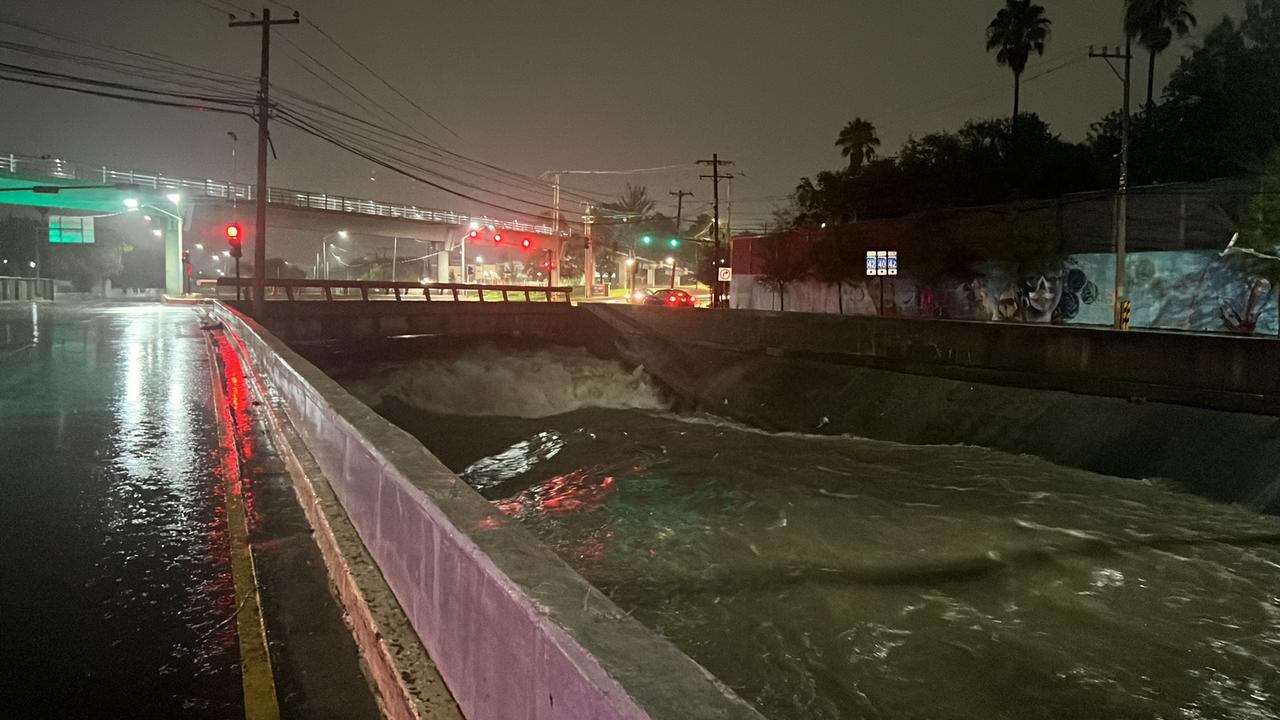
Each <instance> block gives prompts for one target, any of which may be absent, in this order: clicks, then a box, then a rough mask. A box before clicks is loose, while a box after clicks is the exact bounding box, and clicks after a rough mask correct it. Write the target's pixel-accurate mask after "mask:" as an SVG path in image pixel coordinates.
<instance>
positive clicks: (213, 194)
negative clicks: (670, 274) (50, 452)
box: [0, 153, 555, 235]
mask: <svg viewBox="0 0 1280 720" xmlns="http://www.w3.org/2000/svg"><path fill="white" fill-rule="evenodd" d="M0 173H6V174H9V175H17V174H19V173H22V174H24V176H27V177H42V178H53V179H58V180H83V181H85V182H95V183H102V184H103V185H114V184H117V183H128V184H130V185H137V186H139V187H144V188H150V189H153V190H172V191H175V192H186V193H192V194H197V195H202V196H204V197H210V198H217V199H225V200H231V199H235V200H254V199H256V197H257V188H256V187H255V186H253V185H251V184H249V183H235V182H230V181H227V180H213V179H210V178H204V179H200V178H184V177H175V176H171V175H165V174H163V173H147V172H140V171H137V170H120V169H116V168H110V167H107V166H106V165H100V166H99V165H95V166H81V165H77V164H76V163H73V162H70V161H67V160H63V159H61V158H52V157H32V156H29V155H18V154H15V153H0ZM267 202H269V203H272V204H276V205H289V206H292V207H301V208H308V209H312V210H329V211H333V212H347V213H354V214H358V215H372V216H375V217H394V218H404V219H406V220H421V221H424V222H432V223H441V224H446V225H460V226H465V225H470V224H471V223H476V224H478V225H493V226H494V227H496V228H501V229H502V230H509V231H513V232H531V233H537V234H539V235H553V234H554V233H555V231H554V229H553V228H552V227H551V226H550V225H545V224H536V223H528V222H522V221H520V220H501V219H498V218H491V217H488V216H487V215H468V214H466V213H458V212H454V211H452V210H436V209H432V208H421V207H418V206H417V205H404V204H400V203H387V202H381V201H378V200H369V199H365V198H353V197H347V196H344V195H332V194H329V193H321V192H313V191H310V190H294V189H290V188H277V187H272V188H268V189H267Z"/></svg>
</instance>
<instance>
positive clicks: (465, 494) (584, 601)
mask: <svg viewBox="0 0 1280 720" xmlns="http://www.w3.org/2000/svg"><path fill="white" fill-rule="evenodd" d="M215 312H216V313H217V316H218V317H219V318H220V319H221V320H222V321H223V323H224V324H225V325H226V327H227V328H228V329H229V330H230V331H231V332H232V333H233V334H234V335H235V336H237V338H238V340H239V342H240V343H241V344H242V347H243V349H244V351H245V354H246V355H247V357H248V359H249V361H250V365H251V367H252V368H253V369H254V371H255V372H256V373H258V374H259V375H260V376H261V377H262V378H263V379H264V380H265V381H266V383H267V385H268V387H269V388H270V390H271V391H272V392H273V393H275V394H277V395H278V396H279V398H280V400H281V401H282V402H283V403H284V406H285V408H286V411H287V412H288V414H289V416H290V418H291V419H292V421H293V423H294V425H295V426H296V427H297V430H298V432H299V434H300V435H301V436H302V437H303V439H304V440H305V441H306V443H307V445H308V447H309V449H310V450H311V452H312V454H313V455H314V456H315V458H316V461H317V462H318V463H319V465H320V467H321V468H322V469H323V470H324V472H325V475H326V476H327V477H328V479H329V481H330V483H331V484H332V486H333V488H334V491H335V493H336V494H337V496H338V498H339V500H340V501H341V502H342V504H343V506H344V507H345V508H346V511H347V513H348V515H349V516H350V518H351V521H352V523H353V524H354V525H355V527H356V530H357V531H358V532H359V533H360V536H361V538H362V539H363V541H364V543H365V545H366V547H367V548H368V549H369V552H370V554H371V555H372V556H373V557H374V559H375V561H376V562H377V564H378V566H379V568H380V569H381V571H382V573H383V575H384V577H385V578H386V580H387V583H388V585H389V586H390V587H391V589H392V591H393V592H394V593H395V595H396V597H397V599H398V600H399V602H400V604H401V605H402V606H403V608H404V610H405V613H406V615H407V616H408V617H409V618H410V622H411V623H412V624H413V626H414V629H415V630H416V631H417V633H418V635H419V637H421V638H422V641H423V644H424V645H425V646H426V647H427V650H428V652H430V653H431V655H432V657H433V658H434V660H435V661H436V663H437V665H438V666H439V669H440V673H441V675H442V676H443V677H444V679H445V682H446V683H447V684H448V685H449V689H450V691H451V692H452V693H453V695H454V697H455V699H456V700H457V701H458V705H459V706H460V707H461V708H462V710H463V712H464V713H465V714H466V716H467V717H469V718H473V719H475V720H490V719H493V720H519V719H529V720H543V719H547V720H550V719H552V718H556V719H560V718H563V719H565V720H569V719H574V720H578V719H582V718H592V719H597V718H598V719H606V720H607V719H611V718H627V719H638V718H663V719H666V718H670V719H672V720H675V719H677V718H680V719H685V718H689V719H693V720H699V719H704V718H705V719H707V720H710V719H712V718H715V719H720V718H754V719H759V718H761V716H760V715H759V714H758V713H757V712H756V711H755V710H754V709H752V708H751V707H750V706H749V705H747V704H746V703H745V702H743V701H742V700H741V699H739V698H737V697H736V696H735V695H733V694H732V693H731V692H730V691H729V690H727V689H726V688H725V687H724V686H723V685H721V684H720V683H719V681H717V680H716V679H715V678H714V677H712V676H711V675H710V674H709V673H707V672H706V671H705V670H704V669H703V668H701V667H700V666H698V665H697V664H696V663H694V662H693V661H692V660H690V659H689V658H688V657H686V656H685V655H683V654H681V653H680V652H679V651H678V650H676V649H675V647H674V646H672V645H671V644H670V643H668V642H667V641H665V640H663V639H662V638H659V637H658V636H656V635H654V634H653V633H651V632H649V631H648V630H647V629H645V628H644V627H643V626H641V625H640V624H639V623H637V622H635V621H634V620H632V619H631V618H630V616H628V615H627V614H625V613H623V612H622V611H621V610H619V609H618V608H617V607H616V606H614V605H613V604H612V603H611V602H610V601H609V600H608V599H607V598H605V597H604V596H603V595H601V594H600V593H599V592H598V591H597V590H595V589H594V588H592V587H591V586H590V585H589V584H588V583H587V582H586V581H585V580H584V579H583V578H582V577H581V576H579V575H577V574H576V573H574V572H573V570H572V569H570V568H569V567H568V565H566V564H565V563H564V562H562V561H561V560H560V559H559V558H558V557H556V556H555V555H554V554H552V553H551V552H550V551H549V550H547V549H545V548H544V547H542V546H541V544H540V543H538V541H537V540H536V539H535V538H534V537H533V536H532V535H531V534H529V533H527V532H526V531H524V530H523V529H522V528H520V527H519V526H518V525H517V524H515V523H514V522H513V521H510V520H509V519H508V518H506V517H505V516H504V515H502V514H501V513H499V512H498V511H496V510H495V509H494V508H493V507H492V506H491V505H490V504H489V503H488V502H486V501H485V500H484V499H483V498H482V497H480V495H479V494H478V493H476V492H475V491H474V490H472V489H471V488H470V487H469V486H467V485H466V484H465V483H464V482H462V481H461V480H459V479H458V478H457V477H456V476H454V475H453V474H452V473H450V472H449V470H448V469H447V468H445V467H444V466H443V465H442V464H441V463H440V462H439V461H438V460H436V459H435V458H434V457H433V456H432V455H431V454H430V453H428V452H427V451H426V449H425V448H423V447H422V445H421V444H420V443H419V442H418V441H417V440H416V439H414V438H413V437H411V436H410V435H408V434H407V433H405V432H403V431H401V430H399V429H398V428H396V427H395V426H393V425H391V424H390V423H389V422H387V421H385V420H383V419H382V418H381V417H379V416H378V415H377V414H375V413H374V412H373V411H372V410H370V409H369V408H368V407H366V406H365V405H363V404H362V403H360V402H359V401H357V400H356V399H355V398H354V397H352V396H351V395H350V394H348V393H347V392H346V391H345V390H344V389H343V388H342V387H340V386H339V385H338V384H337V383H335V382H334V381H332V380H331V379H329V378H328V377H327V376H325V375H324V374H323V373H321V372H320V371H319V370H318V369H316V368H315V367H314V366H313V365H311V364H310V363H308V362H307V361H305V360H304V359H302V358H301V357H300V356H299V355H297V354H296V353H294V352H293V351H292V350H290V349H289V348H288V347H287V346H285V345H284V344H283V342H281V341H280V340H278V339H276V338H275V337H273V336H272V335H271V334H270V333H268V332H267V331H266V330H265V329H263V328H262V327H261V326H259V325H258V324H256V323H254V322H253V321H252V320H250V319H248V318H246V317H245V316H243V315H241V314H239V313H237V312H235V311H233V310H231V309H229V308H227V307H226V306H224V305H218V306H217V309H216V310H215Z"/></svg>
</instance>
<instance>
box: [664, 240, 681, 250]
mask: <svg viewBox="0 0 1280 720" xmlns="http://www.w3.org/2000/svg"><path fill="white" fill-rule="evenodd" d="M667 244H668V245H670V246H671V247H673V248H678V247H680V239H679V238H671V241H670V242H669V243H667Z"/></svg>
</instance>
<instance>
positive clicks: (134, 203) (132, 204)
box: [124, 198, 138, 210]
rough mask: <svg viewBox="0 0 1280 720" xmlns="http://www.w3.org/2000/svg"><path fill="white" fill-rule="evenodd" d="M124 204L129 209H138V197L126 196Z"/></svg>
mask: <svg viewBox="0 0 1280 720" xmlns="http://www.w3.org/2000/svg"><path fill="white" fill-rule="evenodd" d="M124 206H125V208H127V209H129V210H137V209H138V198H125V199H124Z"/></svg>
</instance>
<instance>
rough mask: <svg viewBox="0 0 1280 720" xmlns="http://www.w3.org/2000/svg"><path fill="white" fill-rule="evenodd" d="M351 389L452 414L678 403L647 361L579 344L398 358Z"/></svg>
mask: <svg viewBox="0 0 1280 720" xmlns="http://www.w3.org/2000/svg"><path fill="white" fill-rule="evenodd" d="M348 389H350V390H351V392H352V393H354V394H355V395H356V397H358V398H360V399H361V400H363V401H364V402H365V403H366V404H368V405H370V406H376V405H378V404H379V403H381V402H382V401H384V400H388V399H393V398H394V399H396V400H400V401H401V402H404V403H405V404H407V405H410V406H412V407H415V408H418V409H420V410H425V411H427V412H432V413H440V414H444V415H463V416H486V415H497V416H505V417H518V418H545V417H552V416H555V415H563V414H565V413H568V412H573V411H574V410H581V409H584V408H612V409H618V410H665V409H667V408H669V407H670V403H669V402H668V401H667V400H666V399H665V398H664V397H663V394H662V392H661V390H659V389H658V386H657V385H656V384H655V383H654V382H653V379H652V378H650V377H649V375H648V374H647V373H645V372H644V369H643V368H636V369H634V370H631V369H628V368H627V367H625V366H623V365H622V364H621V363H617V362H612V361H609V360H601V359H599V358H596V357H594V356H592V355H590V354H588V353H587V352H586V351H585V350H575V349H563V350H555V351H546V350H526V351H515V352H511V351H504V352H499V351H498V350H496V349H493V348H482V349H479V350H475V351H470V352H467V353H466V354H464V355H462V356H460V357H457V358H454V359H450V360H419V361H417V362H413V363H410V364H408V365H398V366H393V367H390V368H387V369H384V370H383V371H382V372H379V373H376V374H374V375H373V376H370V377H366V378H363V379H361V380H357V381H354V382H352V383H350V384H349V385H348Z"/></svg>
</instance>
